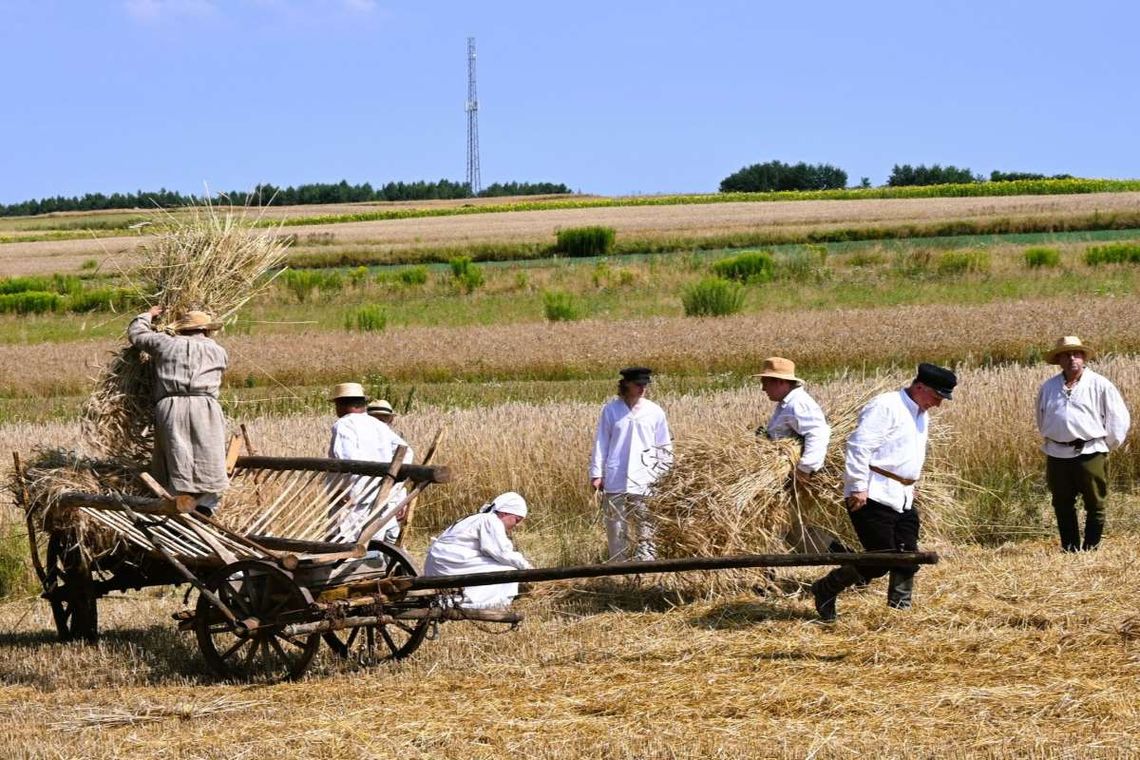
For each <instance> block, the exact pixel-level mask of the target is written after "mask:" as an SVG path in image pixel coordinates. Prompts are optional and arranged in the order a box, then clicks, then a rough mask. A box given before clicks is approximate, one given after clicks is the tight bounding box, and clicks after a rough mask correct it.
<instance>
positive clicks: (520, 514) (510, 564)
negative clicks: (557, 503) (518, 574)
mask: <svg viewBox="0 0 1140 760" xmlns="http://www.w3.org/2000/svg"><path fill="white" fill-rule="evenodd" d="M526 514H527V506H526V499H524V498H523V497H522V496H520V495H518V494H517V493H515V492H514V491H507V492H506V493H502V494H499V495H498V496H496V497H495V498H494V499H493V500H492V501H491V502H490V503H488V504H484V505H483V506H482V507H480V508H479V511H478V512H476V513H475V514H473V515H468V516H467V517H464V518H463V519H462V520H460V521H459V522H457V523H455V524H453V525H451V526H450V527H449V528H448V529H447V530H445V531H444V532H443V533H441V534H440V535H439V536H438V537H436V538H435V539H433V540H432V542H431V546H429V547H428V553H427V560H426V561H425V562H424V575H466V574H467V573H493V572H496V571H500V570H529V569H530V568H531V567H533V565H531V563H530V562H529V561H528V560H527V558H526V557H524V556H523V555H522V553H521V552H519V551H517V550H516V549H515V545H514V544H513V543H512V542H511V539H510V534H511V533H512V532H514V529H515V527H516V526H518V524H519V523H521V522H522V521H523V520H525V519H526ZM518 593H519V584H518V583H497V584H494V585H490V586H469V587H467V588H464V589H463V600H462V601H461V602H460V606H461V607H506V606H507V605H509V604H510V603H511V601H512V600H513V599H514V598H515V597H516V596H518Z"/></svg>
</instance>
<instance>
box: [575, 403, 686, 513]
mask: <svg viewBox="0 0 1140 760" xmlns="http://www.w3.org/2000/svg"><path fill="white" fill-rule="evenodd" d="M672 464H673V439H672V437H671V436H670V434H669V423H668V421H666V419H665V412H664V410H662V409H661V407H659V406H658V405H657V404H655V403H653V402H652V401H650V400H649V399H647V398H642V399H639V400H638V402H637V403H636V404H635V405H634V406H633V408H632V409H630V408H629V406H627V405H626V403H625V401H623V400H622V399H621V397H618V398H615V399H613V400H612V401H610V402H609V403H607V404H606V405H605V406H603V407H602V414H601V416H600V417H599V419H598V432H597V434H596V435H595V436H594V450H593V454H592V455H591V456H590V479H591V480H593V479H594V478H601V479H602V489H603V490H604V491H605V492H606V493H630V494H635V495H639V496H645V495H647V494H648V493H649V492H650V489H651V488H652V487H653V483H654V482H655V481H656V480H657V479H658V478H659V477H661V475H663V474H664V472H665V470H667V469H669V467H670V466H671V465H672Z"/></svg>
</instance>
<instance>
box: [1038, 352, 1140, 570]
mask: <svg viewBox="0 0 1140 760" xmlns="http://www.w3.org/2000/svg"><path fill="white" fill-rule="evenodd" d="M1092 356H1093V350H1092V348H1091V347H1090V346H1086V345H1084V344H1083V343H1081V339H1080V338H1078V337H1077V336H1075V335H1066V336H1065V337H1062V338H1059V339H1058V340H1057V345H1056V346H1054V347H1053V350H1052V351H1050V352H1049V353H1047V354H1046V355H1045V361H1047V362H1049V363H1050V364H1057V365H1060V367H1061V372H1060V374H1057V375H1054V376H1053V377H1051V378H1049V379H1048V380H1046V381H1045V384H1044V385H1042V386H1041V390H1040V391H1039V392H1038V393H1037V429H1038V431H1040V433H1041V435H1042V437H1043V438H1044V439H1045V441H1044V444H1043V445H1042V447H1041V448H1042V450H1043V451H1044V452H1045V456H1046V460H1045V482H1046V484H1047V485H1048V486H1049V492H1050V493H1052V495H1053V511H1054V513H1056V515H1057V531H1058V532H1059V533H1060V534H1061V549H1062V550H1063V551H1067V552H1075V551H1077V550H1078V549H1084V550H1089V549H1095V548H1096V547H1097V544H1099V543H1100V537H1101V534H1102V533H1103V532H1104V513H1105V497H1107V496H1108V477H1107V473H1106V471H1105V465H1106V462H1107V459H1108V452H1110V451H1113V450H1115V449H1116V448H1118V447H1119V446H1120V445H1121V444H1122V443H1124V438H1125V436H1127V435H1128V428H1129V426H1130V425H1131V424H1132V419H1131V417H1130V416H1129V414H1128V408H1127V407H1126V406H1125V405H1124V399H1123V398H1121V396H1120V391H1118V390H1117V389H1116V386H1115V385H1113V384H1112V383H1111V382H1109V380H1108V378H1106V377H1104V376H1103V375H1101V374H1098V373H1096V372H1093V371H1092V370H1091V369H1089V368H1088V367H1087V366H1085V362H1086V361H1087V360H1088V359H1091V358H1092ZM1078 495H1080V496H1081V498H1082V500H1083V501H1084V504H1085V538H1084V542H1083V543H1082V541H1081V529H1080V524H1079V523H1078V521H1077V496H1078Z"/></svg>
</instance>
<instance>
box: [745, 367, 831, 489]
mask: <svg viewBox="0 0 1140 760" xmlns="http://www.w3.org/2000/svg"><path fill="white" fill-rule="evenodd" d="M753 377H758V378H760V387H761V388H763V389H764V393H766V394H767V396H768V398H769V400H771V401H775V402H776V409H775V411H773V412H772V417H771V419H769V420H768V425H767V426H766V427H765V429H764V430H765V432H766V433H767V435H768V437H769V438H771V439H772V440H773V441H775V440H778V439H780V438H793V437H795V438H799V439H801V440H802V441H803V454H801V455H800V461H799V463H798V464H797V465H796V471H795V476H796V479H797V480H800V481H804V480H806V479H808V478H810V477H811V476H812V475H813V474H815V473H817V472H819V470H820V469H821V468H822V467H823V460H824V458H825V457H826V456H827V444H828V442H829V441H830V440H831V426H830V425H828V424H827V419H826V418H825V417H824V415H823V409H821V408H820V406H819V404H817V403H816V401H815V399H813V398H812V397H811V396H809V395H808V393H807V391H805V390H804V389H803V384H804V381H803V380H801V379H799V378H798V377H796V365H795V363H794V362H792V361H791V360H790V359H785V358H783V357H782V356H770V357H768V358H767V359H765V360H764V367H763V369H762V370H761V371H760V374H758V375H753Z"/></svg>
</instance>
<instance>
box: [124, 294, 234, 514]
mask: <svg viewBox="0 0 1140 760" xmlns="http://www.w3.org/2000/svg"><path fill="white" fill-rule="evenodd" d="M127 338H128V339H129V340H130V341H131V344H132V345H134V346H137V347H138V348H141V349H142V350H144V351H146V352H147V353H148V354H150V356H151V359H152V361H153V362H154V370H155V378H156V380H155V389H154V394H155V408H154V421H155V428H154V432H155V436H154V438H155V446H154V461H153V468H154V475H155V477H156V478H158V480H159V482H161V483H164V484H165V485H167V486H168V487H169V488H171V489H172V490H173V491H175V492H176V493H183V494H207V493H209V494H217V493H221V492H222V491H224V490H225V489H226V486H227V484H228V481H227V479H226V420H225V416H224V415H223V414H222V407H221V405H220V404H219V403H218V391H219V389H220V388H221V385H222V373H223V372H224V371H225V369H226V364H227V361H228V358H227V356H226V350H225V349H224V348H222V347H221V346H219V345H218V344H217V343H215V342H214V340H213V339H212V338H209V337H207V336H205V335H202V334H198V335H167V334H166V333H162V332H155V331H154V329H153V328H152V327H151V321H150V314H149V313H147V314H140V315H139V316H137V317H135V318H134V319H133V320H132V321H131V324H130V326H129V327H128V328H127Z"/></svg>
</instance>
